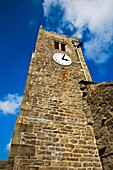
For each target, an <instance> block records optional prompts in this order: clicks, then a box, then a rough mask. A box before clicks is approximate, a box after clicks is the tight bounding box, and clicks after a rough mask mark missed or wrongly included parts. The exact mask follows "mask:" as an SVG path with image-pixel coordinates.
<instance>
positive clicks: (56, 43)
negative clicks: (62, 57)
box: [55, 41, 59, 50]
mask: <svg viewBox="0 0 113 170" xmlns="http://www.w3.org/2000/svg"><path fill="white" fill-rule="evenodd" d="M55 49H58V50H59V42H56V41H55Z"/></svg>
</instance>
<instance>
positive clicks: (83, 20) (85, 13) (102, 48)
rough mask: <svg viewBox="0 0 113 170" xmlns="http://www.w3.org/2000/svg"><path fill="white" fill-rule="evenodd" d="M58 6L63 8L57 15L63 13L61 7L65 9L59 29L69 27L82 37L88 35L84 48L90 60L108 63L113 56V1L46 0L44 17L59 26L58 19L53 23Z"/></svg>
mask: <svg viewBox="0 0 113 170" xmlns="http://www.w3.org/2000/svg"><path fill="white" fill-rule="evenodd" d="M57 6H59V7H60V8H59V10H57V14H56V16H57V15H59V14H58V13H59V11H60V10H62V11H63V12H62V14H63V15H62V17H61V18H60V22H58V23H57V28H58V29H59V30H62V31H63V32H64V33H65V32H66V30H68V32H69V31H70V32H72V33H76V34H77V35H78V36H79V38H82V39H83V38H84V37H87V42H86V43H84V48H85V56H86V57H87V58H88V59H90V60H93V61H94V62H95V63H104V62H106V61H107V60H108V59H109V58H110V57H112V53H111V47H112V46H113V29H112V28H113V15H112V7H113V0H108V1H105V0H103V1H102V0H98V1H95V0H79V1H78V0H74V1H73V0H44V2H43V9H44V16H45V17H46V20H47V19H49V20H51V21H52V25H54V24H55V25H56V19H55V23H53V20H54V15H52V13H53V12H52V13H51V11H52V9H53V7H54V9H55V7H57ZM55 11H56V10H55ZM50 14H51V18H50ZM52 16H53V17H52ZM48 23H51V22H48ZM48 23H47V24H48ZM59 23H60V24H59ZM49 27H50V26H49ZM64 30H65V31H64ZM112 52H113V51H112Z"/></svg>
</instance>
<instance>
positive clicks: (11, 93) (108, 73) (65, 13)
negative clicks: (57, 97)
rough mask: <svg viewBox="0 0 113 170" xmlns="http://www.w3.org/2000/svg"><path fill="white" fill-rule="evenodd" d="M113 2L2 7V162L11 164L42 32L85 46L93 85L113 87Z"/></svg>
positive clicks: (53, 1)
mask: <svg viewBox="0 0 113 170" xmlns="http://www.w3.org/2000/svg"><path fill="white" fill-rule="evenodd" d="M112 7H113V1H112V0H108V1H107V2H106V1H105V0H103V1H102V0H92V1H91V0H79V1H78V0H24V1H23V0H16V1H15V0H10V1H9V0H1V1H0V80H1V82H0V159H2V160H3V159H7V158H8V154H9V147H10V141H11V137H12V133H13V130H14V125H15V120H16V116H17V115H19V108H20V105H21V100H22V96H23V92H24V88H25V83H26V78H27V72H28V67H29V63H30V58H31V54H32V51H33V49H34V46H35V43H36V38H37V35H38V29H39V26H40V25H41V24H42V25H43V27H44V28H45V29H47V30H52V31H56V32H58V33H63V34H67V35H69V36H73V35H74V34H77V35H78V37H79V39H80V40H81V41H83V42H84V45H83V53H84V56H85V59H86V63H87V65H88V67H89V70H90V73H91V76H92V78H93V81H95V82H103V81H113V71H112V70H113V15H112Z"/></svg>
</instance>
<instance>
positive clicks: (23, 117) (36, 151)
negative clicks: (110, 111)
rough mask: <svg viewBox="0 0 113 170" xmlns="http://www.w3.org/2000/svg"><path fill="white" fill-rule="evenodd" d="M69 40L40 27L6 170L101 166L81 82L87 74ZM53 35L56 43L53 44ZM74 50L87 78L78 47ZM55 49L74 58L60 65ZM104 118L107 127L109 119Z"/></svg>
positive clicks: (66, 168)
mask: <svg viewBox="0 0 113 170" xmlns="http://www.w3.org/2000/svg"><path fill="white" fill-rule="evenodd" d="M72 40H73V38H69V37H67V36H65V35H58V34H56V33H54V32H48V31H45V30H44V29H42V28H41V29H40V30H39V35H38V39H37V42H36V47H35V51H34V52H33V54H32V58H31V63H30V67H29V72H28V78H27V82H26V88H25V91H24V97H23V101H22V106H21V111H20V116H18V117H17V120H16V126H15V130H14V135H13V139H12V145H11V152H10V155H9V159H8V165H7V170H12V169H15V170H17V169H18V170H69V169H70V170H71V169H81V170H85V169H86V170H88V168H92V169H93V168H94V167H95V166H96V167H97V168H99V170H101V169H102V167H101V163H100V159H99V154H98V150H97V146H96V143H95V136H94V133H93V128H92V126H91V125H92V124H91V123H92V122H91V120H92V117H93V116H91V114H90V111H89V112H87V109H89V108H90V106H89V105H88V103H87V101H86V99H87V96H88V90H87V88H85V91H83V90H84V88H82V91H81V89H80V84H79V82H80V81H81V80H85V77H84V74H83V71H82V70H81V64H80V61H79V57H78V55H77V53H76V52H75V51H76V50H75V47H74V46H73V45H72ZM75 40H77V38H76V37H75ZM56 41H57V42H59V49H55V42H56ZM62 43H63V44H65V48H66V50H65V51H62V48H61V46H62ZM78 51H79V53H80V58H81V61H82V65H83V66H84V69H85V72H86V76H87V78H88V80H90V81H91V77H90V74H89V71H88V68H87V65H86V63H85V61H84V57H83V55H82V51H81V48H80V47H79V48H78ZM54 53H64V54H67V55H68V56H69V57H70V58H71V59H72V64H71V65H70V66H63V65H59V64H58V63H56V62H55V61H54V60H53V55H54ZM82 82H83V81H82ZM88 85H89V84H88ZM84 86H86V85H84ZM86 90H87V91H86ZM82 93H84V94H82ZM95 103H96V102H95ZM86 112H87V114H86ZM108 124H109V128H110V127H111V123H109V122H108ZM106 132H107V131H106ZM102 134H103V133H101V135H102ZM110 139H112V136H110ZM89 155H90V156H89ZM95 157H96V159H95ZM83 158H86V162H85V160H83ZM89 159H90V160H89ZM92 169H91V170H92Z"/></svg>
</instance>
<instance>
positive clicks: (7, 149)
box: [6, 139, 12, 151]
mask: <svg viewBox="0 0 113 170" xmlns="http://www.w3.org/2000/svg"><path fill="white" fill-rule="evenodd" d="M11 142H12V139H10V142H9V143H8V144H7V145H6V151H10V147H11Z"/></svg>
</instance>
